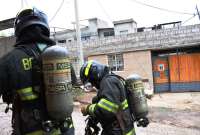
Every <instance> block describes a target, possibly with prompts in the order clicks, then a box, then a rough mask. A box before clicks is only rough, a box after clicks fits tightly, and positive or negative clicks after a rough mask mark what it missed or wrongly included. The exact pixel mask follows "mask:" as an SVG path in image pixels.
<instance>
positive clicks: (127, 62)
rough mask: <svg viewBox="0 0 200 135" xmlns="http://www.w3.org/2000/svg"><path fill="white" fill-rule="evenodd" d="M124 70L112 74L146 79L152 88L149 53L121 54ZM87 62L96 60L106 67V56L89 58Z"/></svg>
mask: <svg viewBox="0 0 200 135" xmlns="http://www.w3.org/2000/svg"><path fill="white" fill-rule="evenodd" d="M123 59H124V70H123V71H116V72H114V73H116V74H118V75H120V76H123V77H125V78H126V77H128V76H129V75H131V74H138V75H140V76H141V77H142V78H143V79H148V81H149V83H150V86H151V87H153V74H152V62H151V52H150V51H136V52H125V53H123ZM88 60H96V61H99V62H100V63H102V64H106V65H108V57H107V55H106V54H103V55H94V56H89V57H88Z"/></svg>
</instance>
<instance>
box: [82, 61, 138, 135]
mask: <svg viewBox="0 0 200 135" xmlns="http://www.w3.org/2000/svg"><path fill="white" fill-rule="evenodd" d="M80 78H81V80H82V82H83V83H86V82H90V83H92V85H93V86H95V87H96V88H97V89H98V92H97V96H96V97H94V98H93V102H92V104H90V105H88V106H84V107H82V108H81V111H82V113H83V115H84V116H86V115H89V116H92V117H94V119H96V120H97V121H98V122H100V124H101V126H102V128H103V131H102V133H101V134H102V135H135V129H134V126H133V122H132V120H131V114H130V110H129V106H128V103H127V97H126V93H125V88H124V85H123V84H122V82H121V81H120V79H119V78H117V77H116V76H112V75H111V73H110V72H109V68H108V67H107V66H106V65H103V64H100V63H98V62H97V61H88V62H86V63H85V64H84V65H83V66H82V67H81V70H80Z"/></svg>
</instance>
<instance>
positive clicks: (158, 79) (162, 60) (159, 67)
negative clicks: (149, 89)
mask: <svg viewBox="0 0 200 135" xmlns="http://www.w3.org/2000/svg"><path fill="white" fill-rule="evenodd" d="M153 78H154V91H155V92H166V91H169V90H170V82H169V66H168V57H159V56H157V57H153Z"/></svg>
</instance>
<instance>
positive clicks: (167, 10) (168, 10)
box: [130, 0, 194, 15]
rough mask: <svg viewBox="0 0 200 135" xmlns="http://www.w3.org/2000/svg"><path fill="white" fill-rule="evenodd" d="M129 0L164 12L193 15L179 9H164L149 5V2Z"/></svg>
mask: <svg viewBox="0 0 200 135" xmlns="http://www.w3.org/2000/svg"><path fill="white" fill-rule="evenodd" d="M130 1H133V2H135V3H137V4H140V5H143V6H147V7H151V8H155V9H158V10H162V11H166V12H171V13H176V14H183V15H194V14H193V13H187V12H179V11H174V10H170V9H165V8H161V7H156V6H153V5H150V4H146V3H143V2H140V1H138V0H130Z"/></svg>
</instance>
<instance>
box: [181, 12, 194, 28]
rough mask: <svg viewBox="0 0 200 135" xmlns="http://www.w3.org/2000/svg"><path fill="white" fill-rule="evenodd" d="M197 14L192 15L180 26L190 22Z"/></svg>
mask: <svg viewBox="0 0 200 135" xmlns="http://www.w3.org/2000/svg"><path fill="white" fill-rule="evenodd" d="M196 15H197V14H194V15H193V16H192V17H190V18H189V19H187V20H186V21H184V22H182V23H181V24H182V25H183V24H185V23H186V22H188V21H190V20H191V19H193V18H194V17H195V16H196Z"/></svg>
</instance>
